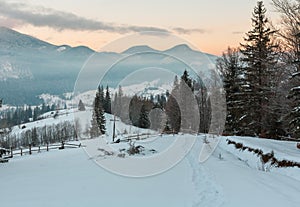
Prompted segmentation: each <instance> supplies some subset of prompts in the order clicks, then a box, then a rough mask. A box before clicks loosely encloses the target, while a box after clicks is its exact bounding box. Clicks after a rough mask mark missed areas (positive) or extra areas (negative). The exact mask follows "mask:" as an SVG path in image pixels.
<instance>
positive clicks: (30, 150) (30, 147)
mask: <svg viewBox="0 0 300 207" xmlns="http://www.w3.org/2000/svg"><path fill="white" fill-rule="evenodd" d="M29 154H30V155H31V144H29Z"/></svg>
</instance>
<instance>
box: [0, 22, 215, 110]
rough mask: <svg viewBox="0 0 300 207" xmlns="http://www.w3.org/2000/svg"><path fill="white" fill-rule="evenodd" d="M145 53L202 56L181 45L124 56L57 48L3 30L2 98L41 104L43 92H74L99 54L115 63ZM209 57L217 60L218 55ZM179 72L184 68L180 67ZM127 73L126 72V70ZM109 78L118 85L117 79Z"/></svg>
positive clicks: (141, 49)
mask: <svg viewBox="0 0 300 207" xmlns="http://www.w3.org/2000/svg"><path fill="white" fill-rule="evenodd" d="M143 52H154V53H160V52H163V53H165V54H168V55H171V56H175V57H176V56H178V54H180V55H181V56H192V55H193V54H200V53H201V52H199V51H195V50H192V49H191V48H190V47H189V46H187V45H177V46H174V47H173V48H170V49H168V50H165V51H159V50H155V49H153V48H151V47H149V46H147V45H138V46H133V47H131V48H128V49H127V50H125V51H123V52H121V53H116V52H109V51H106V52H96V51H94V50H92V49H90V48H89V47H86V46H77V47H71V46H69V45H54V44H51V43H48V42H46V41H43V40H39V39H37V38H35V37H32V36H30V35H26V34H22V33H19V32H17V31H14V30H12V29H9V28H5V27H0V88H1V90H0V97H1V98H3V99H4V102H5V103H8V104H13V105H23V104H37V103H40V102H41V100H39V98H38V96H39V95H41V94H43V93H49V94H54V95H62V94H64V93H67V92H72V91H73V89H74V84H75V82H76V79H77V76H78V74H79V72H80V70H81V68H82V66H83V64H84V63H85V61H86V60H87V59H88V58H89V57H90V56H91V55H92V54H97V55H98V56H99V58H100V59H101V60H103V61H102V62H108V63H112V62H114V61H117V60H118V59H121V58H123V57H126V56H128V55H130V54H135V53H143ZM203 54H204V53H203ZM207 55H208V56H211V57H212V58H213V59H215V56H212V55H209V54H207ZM149 57H150V56H149ZM164 64H173V63H168V62H165V63H164ZM174 67H175V68H176V67H177V66H174ZM179 69H180V70H183V69H184V68H182V66H178V71H179ZM123 71H124V72H126V68H124V70H123ZM109 78H110V83H111V84H112V85H114V81H117V78H113V77H109Z"/></svg>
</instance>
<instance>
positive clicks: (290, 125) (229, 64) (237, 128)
mask: <svg viewBox="0 0 300 207" xmlns="http://www.w3.org/2000/svg"><path fill="white" fill-rule="evenodd" d="M273 4H274V7H275V9H276V10H277V11H278V12H279V13H280V14H281V18H282V19H281V25H280V27H279V28H275V27H274V26H273V25H272V24H271V22H270V21H269V19H268V18H267V17H266V12H267V10H266V8H265V6H264V4H263V2H262V1H259V2H257V5H256V6H255V8H254V11H253V14H252V18H251V20H252V28H251V30H250V31H249V32H247V33H246V34H245V37H244V41H243V42H242V43H240V47H239V48H232V47H228V49H227V51H226V52H224V53H223V55H222V57H221V58H219V59H218V60H217V68H218V69H219V70H220V71H221V72H222V76H223V81H224V88H225V91H226V104H227V117H226V125H225V132H224V133H225V134H228V135H242V136H260V137H265V138H275V139H280V138H282V137H286V136H291V137H294V138H299V137H300V110H299V108H300V63H299V60H300V1H299V0H273Z"/></svg>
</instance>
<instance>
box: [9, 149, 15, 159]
mask: <svg viewBox="0 0 300 207" xmlns="http://www.w3.org/2000/svg"><path fill="white" fill-rule="evenodd" d="M10 157H11V158H13V157H14V152H13V148H12V147H10Z"/></svg>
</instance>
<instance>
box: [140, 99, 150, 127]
mask: <svg viewBox="0 0 300 207" xmlns="http://www.w3.org/2000/svg"><path fill="white" fill-rule="evenodd" d="M138 125H139V127H140V128H144V129H148V128H149V127H150V120H149V114H148V111H147V109H146V106H145V105H144V104H143V105H142V108H141V112H140V118H139V120H138Z"/></svg>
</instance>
